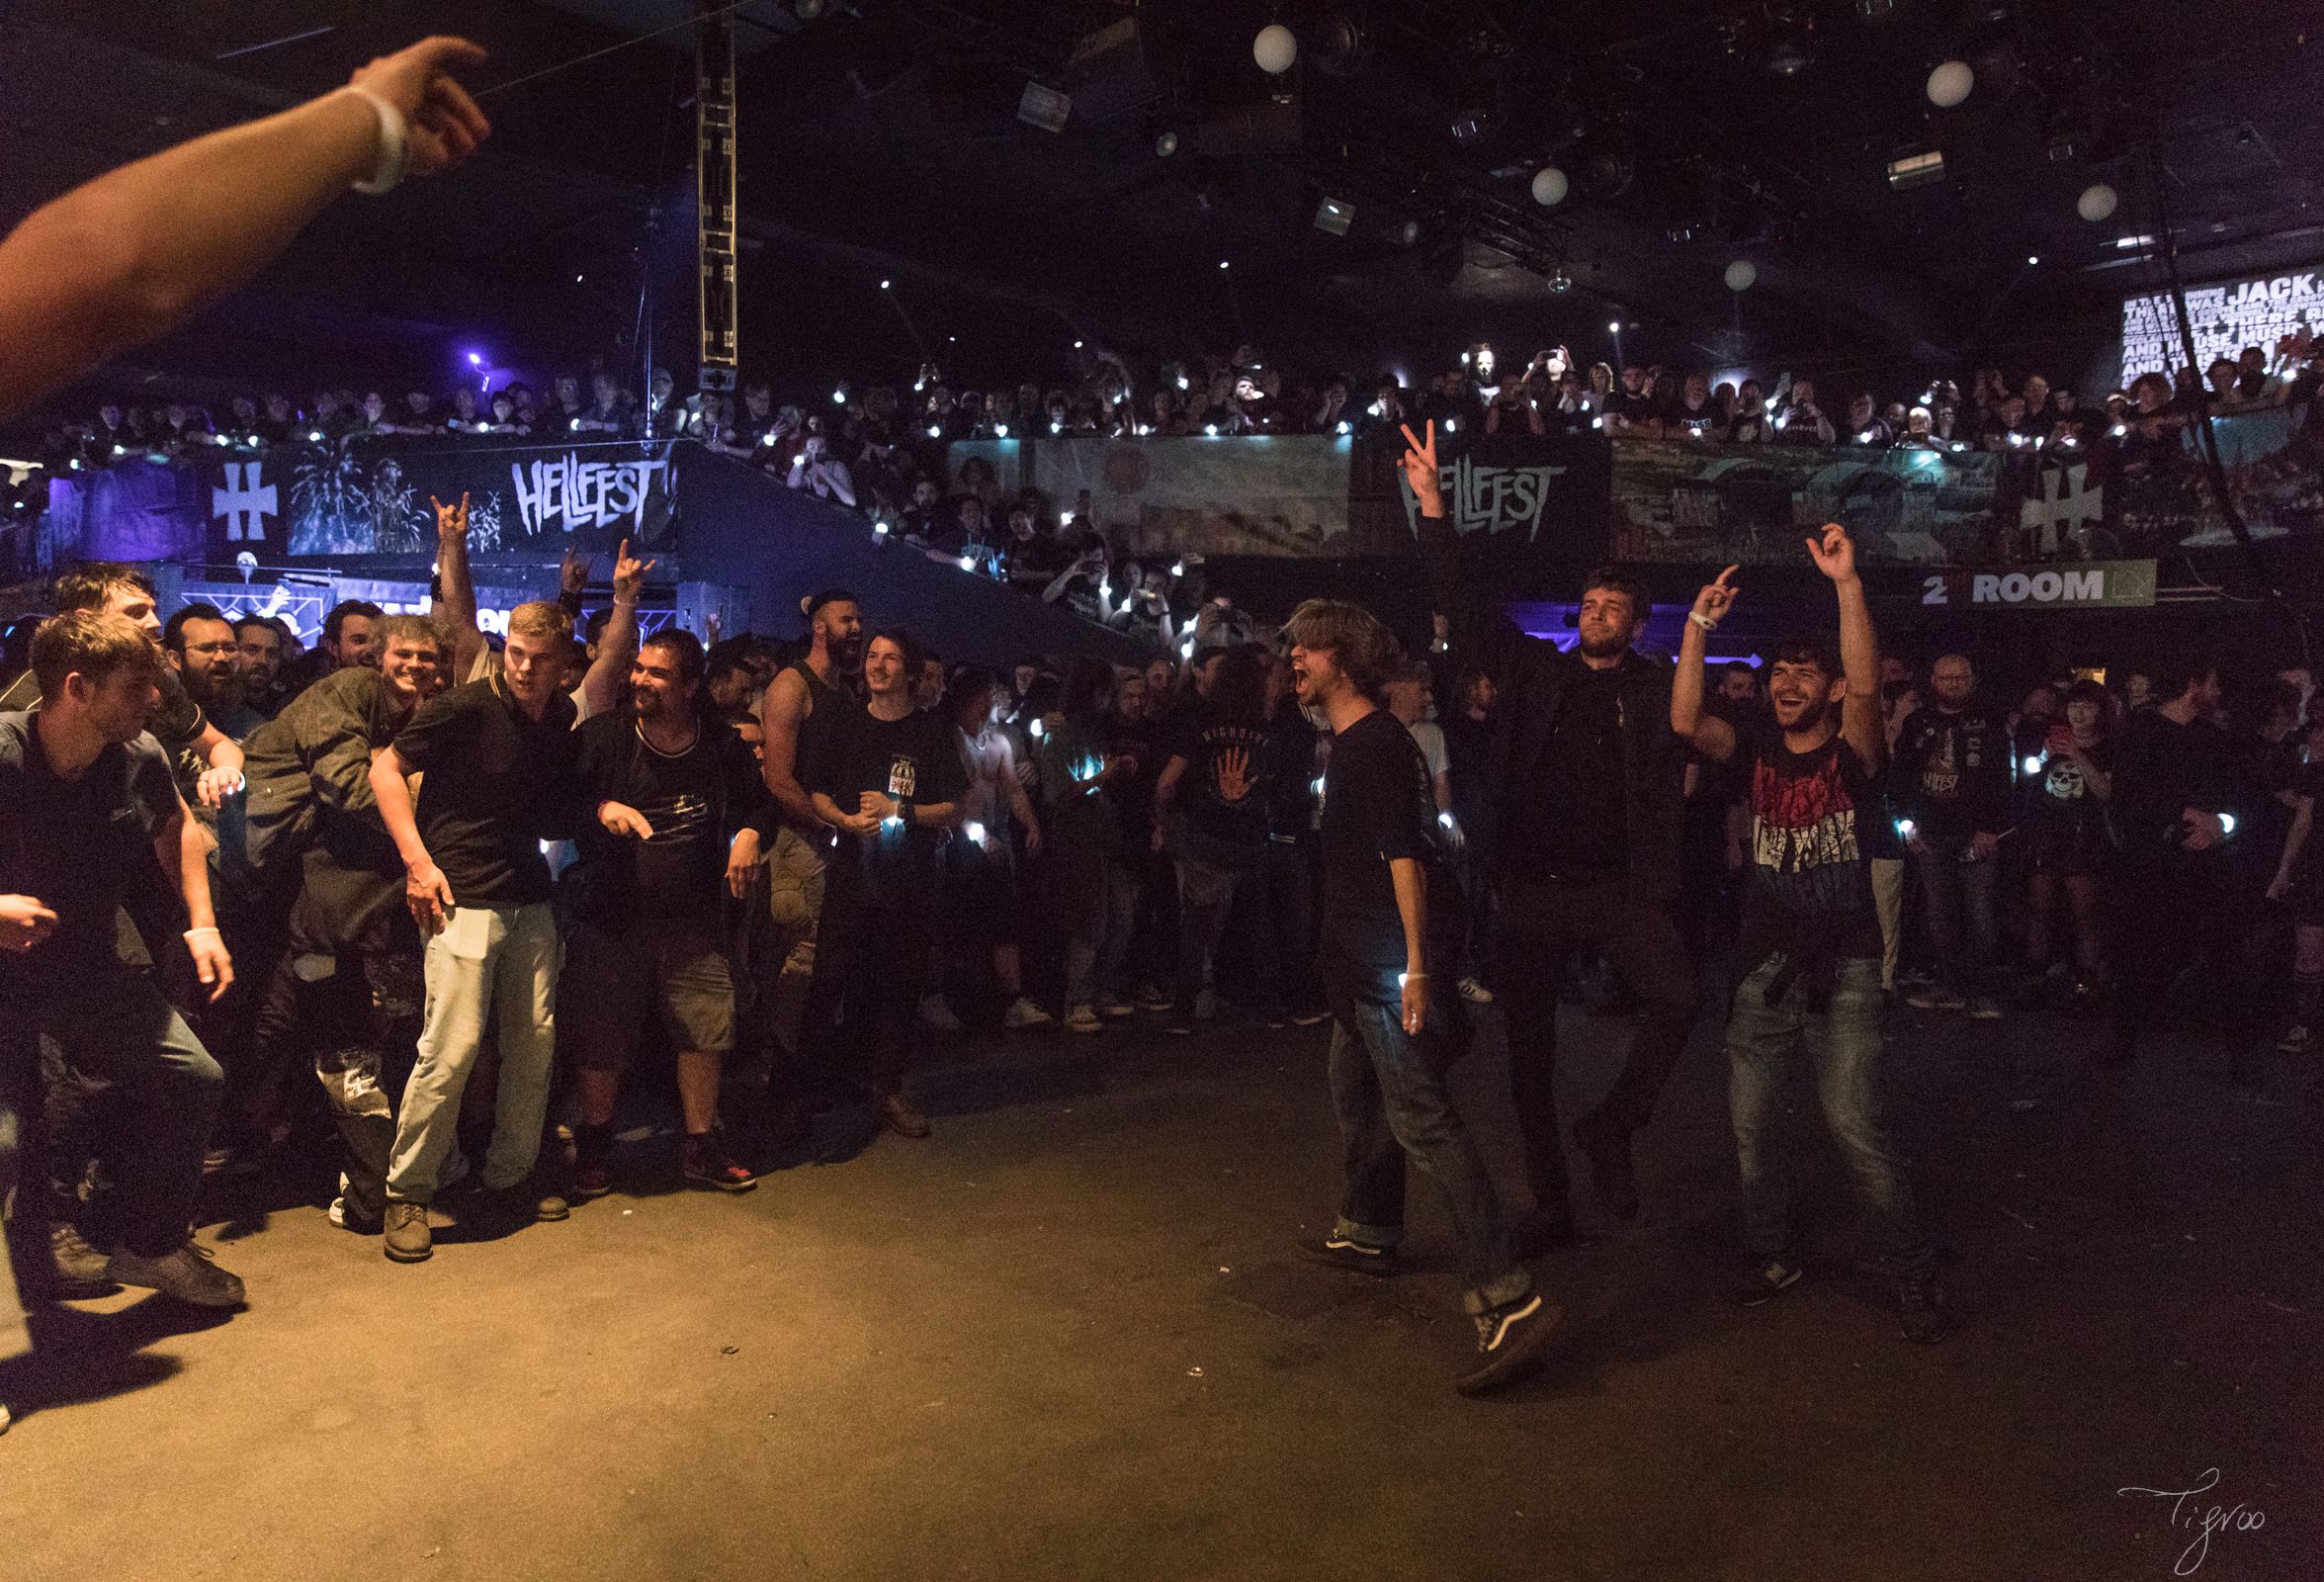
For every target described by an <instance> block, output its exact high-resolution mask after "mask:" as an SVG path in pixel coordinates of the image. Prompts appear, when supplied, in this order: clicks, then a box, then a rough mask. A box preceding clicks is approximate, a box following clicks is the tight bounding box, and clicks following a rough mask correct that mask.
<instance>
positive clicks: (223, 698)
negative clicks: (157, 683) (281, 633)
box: [161, 603, 265, 779]
mask: <svg viewBox="0 0 2324 1582" xmlns="http://www.w3.org/2000/svg"><path fill="white" fill-rule="evenodd" d="M161 648H162V652H163V653H164V654H166V655H167V656H168V657H169V664H170V668H171V669H173V670H175V671H176V672H177V675H178V680H179V681H180V682H182V683H183V684H184V686H185V688H186V693H187V695H188V696H189V697H191V698H193V700H194V701H195V702H196V703H198V704H200V705H201V706H202V712H203V713H204V714H206V715H208V716H209V717H210V719H211V721H212V722H213V723H214V724H215V725H216V726H217V728H218V729H219V730H220V731H222V732H224V733H225V734H226V735H227V736H228V737H230V738H232V739H233V740H234V741H236V742H239V741H241V740H242V739H243V738H244V737H246V736H248V735H249V734H250V733H251V732H252V731H255V730H257V729H258V727H259V726H260V725H262V724H263V723H265V717H264V716H263V715H261V714H259V713H258V712H257V711H256V710H254V709H252V708H250V707H248V706H247V705H245V704H244V703H243V701H242V694H243V684H244V677H243V671H242V645H241V642H240V641H239V639H237V638H236V637H235V635H234V628H233V626H232V625H231V624H230V623H229V622H228V621H227V620H226V618H225V616H224V615H223V614H222V613H221V612H220V611H219V610H218V607H217V606H216V605H215V604H200V603H196V604H189V605H187V606H186V607H185V608H184V609H182V610H180V611H178V613H177V614H175V615H173V616H171V617H170V618H169V621H168V622H167V624H165V625H164V626H163V627H162V629H161ZM244 772H245V773H247V772H248V771H247V769H245V771H244ZM196 778H197V779H199V778H200V770H199V769H197V770H196Z"/></svg>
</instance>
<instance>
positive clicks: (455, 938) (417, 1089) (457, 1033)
mask: <svg viewBox="0 0 2324 1582" xmlns="http://www.w3.org/2000/svg"><path fill="white" fill-rule="evenodd" d="M421 962H422V965H421V972H422V975H423V977H424V978H425V980H426V983H427V1010H426V1011H424V1012H423V1013H422V1019H421V1023H420V1034H419V1059H418V1061H417V1063H415V1064H414V1065H413V1066H412V1068H411V1080H410V1081H409V1082H407V1083H405V1084H404V1085H403V1103H402V1106H401V1112H400V1115H399V1117H398V1119H397V1120H396V1123H395V1152H394V1155H393V1157H392V1159H391V1160H390V1161H389V1163H388V1166H387V1196H388V1198H389V1199H390V1200H392V1201H395V1202H405V1203H425V1202H427V1201H429V1200H430V1199H431V1198H433V1197H434V1196H435V1195H436V1178H437V1176H438V1174H439V1173H440V1172H441V1171H442V1170H443V1168H444V1160H445V1156H446V1155H448V1154H450V1153H451V1152H452V1145H453V1143H454V1142H455V1141H456V1140H457V1137H458V1132H459V1128H460V1100H461V1096H462V1095H464V1094H465V1093H467V1091H468V1079H469V1074H470V1073H471V1072H473V1071H474V1070H475V1066H476V1057H477V1056H478V1054H479V1053H480V1052H481V1051H482V1048H483V1042H484V1023H485V1020H486V1019H487V1017H490V1016H493V1015H494V1013H497V1019H496V1020H495V1022H494V1026H495V1029H496V1031H497V1033H498V1039H499V1048H500V1089H499V1095H498V1103H497V1104H496V1105H495V1106H494V1110H493V1115H492V1146H491V1148H490V1150H489V1151H487V1152H486V1153H485V1155H484V1169H483V1179H482V1185H483V1186H484V1187H485V1189H486V1190H495V1189H499V1188H503V1187H508V1186H515V1185H517V1183H519V1182H521V1181H523V1180H524V1179H525V1178H526V1177H527V1176H529V1175H531V1174H532V1171H533V1162H534V1161H535V1160H536V1159H537V1158H538V1157H539V1156H540V1152H541V1123H542V1121H543V1120H544V1119H546V1118H547V1115H548V1110H549V1072H550V1063H551V1059H552V1057H553V1056H554V1054H555V1052H556V1049H557V966H558V943H557V923H556V920H555V919H554V918H553V917H552V916H551V915H550V911H549V903H548V902H546V901H541V902H535V903H534V904H532V905H530V906H523V907H454V908H453V909H452V911H451V913H450V914H449V915H448V916H447V917H446V918H445V920H444V926H443V927H442V928H441V929H439V930H438V931H437V932H436V933H435V934H434V935H433V936H431V937H430V938H429V940H428V942H427V946H426V949H425V951H424V952H423V954H422V958H421Z"/></svg>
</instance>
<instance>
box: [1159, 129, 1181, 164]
mask: <svg viewBox="0 0 2324 1582" xmlns="http://www.w3.org/2000/svg"><path fill="white" fill-rule="evenodd" d="M1177 151H1178V129H1177V128H1175V127H1164V128H1162V131H1160V132H1156V133H1155V134H1154V156H1155V157H1156V158H1157V159H1167V158H1169V157H1170V155H1172V154H1174V153H1176V152H1177Z"/></svg>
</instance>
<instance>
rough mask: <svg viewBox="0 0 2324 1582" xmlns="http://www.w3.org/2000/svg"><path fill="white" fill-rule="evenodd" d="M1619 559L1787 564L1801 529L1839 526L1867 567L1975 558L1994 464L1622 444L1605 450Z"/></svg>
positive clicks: (1946, 457) (1989, 459) (1981, 459)
mask: <svg viewBox="0 0 2324 1582" xmlns="http://www.w3.org/2000/svg"><path fill="white" fill-rule="evenodd" d="M1613 452H1614V456H1613V514H1614V527H1613V542H1612V546H1611V558H1612V559H1614V560H1617V561H1675V562H1685V563H1688V564H1692V565H1699V566H1720V565H1725V564H1728V563H1730V562H1732V563H1736V564H1740V565H1744V566H1751V565H1768V564H1785V563H1789V562H1792V561H1795V560H1796V559H1797V558H1798V556H1799V553H1800V540H1801V539H1802V538H1803V537H1804V536H1805V535H1806V533H1807V531H1808V529H1810V528H1812V527H1815V526H1818V525H1820V524H1821V523H1824V522H1834V521H1838V522H1846V523H1847V524H1848V525H1849V527H1850V529H1851V531H1852V532H1853V533H1854V535H1855V540H1856V556H1857V558H1858V559H1859V560H1861V561H1862V562H1864V564H1866V565H1885V566H1943V565H1946V564H1960V563H1974V562H1975V561H1978V560H1982V559H1985V558H1986V556H1987V555H1988V553H1989V551H1988V548H1987V541H1988V537H1989V535H1990V532H1991V529H1992V524H1993V519H1994V505H1995V492H1996V489H1997V486H1998V484H1999V481H2000V466H1999V464H2000V463H2001V461H2002V460H2003V459H2002V458H2001V457H1998V456H1992V455H1986V454H1981V453H1978V452H1959V453H1950V454H1939V453H1937V452H1936V451H1874V450H1861V449H1852V448H1851V447H1848V446H1842V447H1840V448H1839V449H1836V450H1826V449H1819V448H1810V447H1806V446H1797V447H1795V446H1787V445H1714V444H1704V443H1699V442H1696V441H1692V440H1623V441H1621V442H1620V443H1619V444H1616V445H1615V446H1614V447H1613Z"/></svg>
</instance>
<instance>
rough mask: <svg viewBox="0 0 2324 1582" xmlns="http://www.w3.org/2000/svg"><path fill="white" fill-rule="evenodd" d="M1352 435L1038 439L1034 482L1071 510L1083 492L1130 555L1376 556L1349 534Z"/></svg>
mask: <svg viewBox="0 0 2324 1582" xmlns="http://www.w3.org/2000/svg"><path fill="white" fill-rule="evenodd" d="M1350 443H1351V442H1350V441H1348V440H1346V439H1339V438H1334V437H1333V436H1331V435H1328V434H1319V435H1296V436H1294V435H1251V436H1244V437H1233V438H1217V439H1214V438H1209V437H1196V438H1186V439H1099V438H1065V439H1037V440H1033V441H1031V442H1029V443H1028V444H1027V445H1026V446H1025V447H1024V449H1025V450H1026V451H1029V452H1030V456H1029V457H1028V458H1026V461H1025V465H1024V474H1025V481H1026V482H1027V483H1030V484H1031V485H1032V486H1033V487H1035V488H1037V489H1039V490H1040V491H1041V492H1042V493H1043V494H1045V495H1047V496H1048V497H1049V499H1050V500H1051V501H1053V502H1054V503H1055V504H1056V505H1057V506H1058V507H1059V508H1060V509H1061V510H1066V509H1071V508H1072V506H1073V504H1074V502H1075V501H1076V498H1077V497H1078V496H1079V494H1080V492H1081V490H1083V489H1087V490H1088V491H1089V505H1090V510H1091V512H1092V513H1093V515H1094V516H1095V518H1096V520H1097V521H1098V522H1099V523H1101V524H1103V526H1104V527H1105V530H1106V532H1107V534H1108V536H1109V537H1111V538H1113V539H1114V541H1115V549H1116V550H1117V552H1119V553H1121V554H1125V555H1133V556H1145V555H1155V554H1183V553H1185V552H1187V551H1189V550H1191V551H1193V552H1195V553H1197V554H1202V555H1290V556H1342V555H1363V554H1376V553H1379V551H1377V550H1373V549H1366V548H1364V547H1361V546H1359V545H1356V544H1354V543H1352V542H1351V540H1350V536H1349V533H1348V486H1347V477H1348V451H1349V446H1350Z"/></svg>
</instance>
